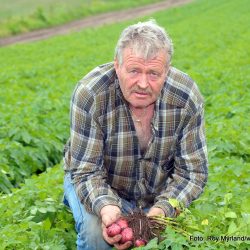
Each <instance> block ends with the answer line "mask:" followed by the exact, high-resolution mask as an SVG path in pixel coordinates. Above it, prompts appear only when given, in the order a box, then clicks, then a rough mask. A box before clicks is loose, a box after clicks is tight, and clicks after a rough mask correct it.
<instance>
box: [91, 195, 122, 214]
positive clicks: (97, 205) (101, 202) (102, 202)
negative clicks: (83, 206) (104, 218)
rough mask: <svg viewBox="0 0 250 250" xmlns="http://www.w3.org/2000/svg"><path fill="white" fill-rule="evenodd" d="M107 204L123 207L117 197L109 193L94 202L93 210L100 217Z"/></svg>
mask: <svg viewBox="0 0 250 250" xmlns="http://www.w3.org/2000/svg"><path fill="white" fill-rule="evenodd" d="M107 205H113V206H117V207H119V208H120V209H121V204H120V202H119V200H118V199H117V198H115V197H113V196H109V195H103V196H99V197H98V198H96V199H95V201H94V202H93V203H92V211H93V212H94V213H95V214H96V215H97V216H98V217H100V211H101V209H102V208H103V207H105V206H107Z"/></svg>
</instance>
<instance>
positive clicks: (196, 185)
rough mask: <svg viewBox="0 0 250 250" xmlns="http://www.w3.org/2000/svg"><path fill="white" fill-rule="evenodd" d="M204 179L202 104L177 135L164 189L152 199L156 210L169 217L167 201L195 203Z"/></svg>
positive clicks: (171, 208) (205, 156)
mask: <svg viewBox="0 0 250 250" xmlns="http://www.w3.org/2000/svg"><path fill="white" fill-rule="evenodd" d="M207 177H208V156H207V146H206V138H205V122H204V107H203V104H200V106H199V107H198V108H197V110H196V112H195V113H194V114H192V115H187V116H186V118H185V122H184V125H183V128H182V129H181V130H180V131H179V136H178V140H177V145H176V150H175V156H174V171H173V174H172V175H171V176H170V177H169V178H168V180H167V185H166V189H165V190H164V191H163V192H162V193H161V194H160V195H159V196H157V197H156V203H155V206H156V207H160V208H162V209H163V210H164V211H165V214H166V215H167V216H169V217H173V216H174V215H175V210H174V208H173V207H172V206H171V205H170V203H169V202H168V199H170V198H175V199H177V200H178V201H180V202H182V203H183V204H184V205H185V206H189V204H190V203H191V202H192V201H193V200H194V199H197V198H198V197H199V196H200V194H201V193H202V192H203V189H204V186H205V184H206V182H207Z"/></svg>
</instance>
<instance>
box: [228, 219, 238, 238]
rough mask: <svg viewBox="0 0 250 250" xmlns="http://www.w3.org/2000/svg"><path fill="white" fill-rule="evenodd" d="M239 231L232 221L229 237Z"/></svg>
mask: <svg viewBox="0 0 250 250" xmlns="http://www.w3.org/2000/svg"><path fill="white" fill-rule="evenodd" d="M237 230H238V228H237V226H236V224H235V223H234V222H233V221H232V222H231V223H230V225H229V227H228V231H227V233H228V234H229V235H231V234H233V233H235V232H237Z"/></svg>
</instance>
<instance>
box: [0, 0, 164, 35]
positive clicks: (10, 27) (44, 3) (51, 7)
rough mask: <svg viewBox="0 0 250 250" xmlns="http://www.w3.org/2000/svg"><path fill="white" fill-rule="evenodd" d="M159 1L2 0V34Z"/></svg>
mask: <svg viewBox="0 0 250 250" xmlns="http://www.w3.org/2000/svg"><path fill="white" fill-rule="evenodd" d="M159 1H160V0H137V1H133V0H126V1H116V0H84V1H81V0H71V1H67V0H57V1H50V0H38V1H32V0H22V1H19V0H14V1H13V0H12V1H5V0H0V5H1V9H0V37H5V36H10V35H15V34H20V33H24V32H27V31H31V30H36V29H40V28H46V27H51V26H56V25H60V24H64V23H67V22H70V21H73V20H77V19H80V18H83V17H87V16H91V15H93V14H99V13H104V12H108V11H115V10H123V9H128V8H133V7H138V6H141V5H145V4H150V3H154V2H159Z"/></svg>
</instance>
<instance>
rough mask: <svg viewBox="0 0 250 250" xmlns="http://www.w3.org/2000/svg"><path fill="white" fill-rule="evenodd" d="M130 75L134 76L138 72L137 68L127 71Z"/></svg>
mask: <svg viewBox="0 0 250 250" xmlns="http://www.w3.org/2000/svg"><path fill="white" fill-rule="evenodd" d="M128 73H129V74H130V75H131V76H136V75H137V74H138V70H137V69H131V70H129V72H128Z"/></svg>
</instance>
